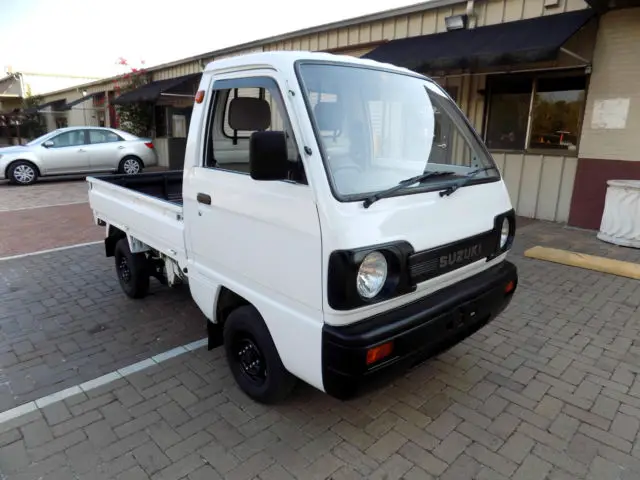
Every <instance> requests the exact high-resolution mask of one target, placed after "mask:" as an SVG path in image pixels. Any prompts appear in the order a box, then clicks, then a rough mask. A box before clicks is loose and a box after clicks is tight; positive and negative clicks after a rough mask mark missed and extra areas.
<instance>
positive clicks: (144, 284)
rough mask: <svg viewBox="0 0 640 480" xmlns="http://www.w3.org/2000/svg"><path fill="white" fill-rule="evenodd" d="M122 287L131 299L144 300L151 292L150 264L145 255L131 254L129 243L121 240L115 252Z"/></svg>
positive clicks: (124, 239)
mask: <svg viewBox="0 0 640 480" xmlns="http://www.w3.org/2000/svg"><path fill="white" fill-rule="evenodd" d="M114 257H115V260H116V272H117V274H118V281H119V282H120V287H121V288H122V290H123V291H124V293H125V294H127V296H128V297H130V298H143V297H145V296H146V295H147V292H148V291H149V262H148V260H147V257H146V255H145V254H144V253H131V250H130V249H129V242H128V241H127V239H126V238H121V239H120V240H118V243H116V248H115V252H114Z"/></svg>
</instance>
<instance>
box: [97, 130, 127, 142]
mask: <svg viewBox="0 0 640 480" xmlns="http://www.w3.org/2000/svg"><path fill="white" fill-rule="evenodd" d="M121 141H122V138H120V136H119V135H117V134H115V133H113V132H110V131H108V130H89V143H91V144H95V143H111V142H121Z"/></svg>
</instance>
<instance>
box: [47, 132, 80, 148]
mask: <svg viewBox="0 0 640 480" xmlns="http://www.w3.org/2000/svg"><path fill="white" fill-rule="evenodd" d="M84 132H85V131H84V130H72V131H70V132H65V133H61V134H60V135H57V136H55V137H53V138H52V139H51V141H52V142H53V147H54V148H61V147H74V146H76V145H84Z"/></svg>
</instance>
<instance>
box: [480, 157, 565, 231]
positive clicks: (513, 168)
mask: <svg viewBox="0 0 640 480" xmlns="http://www.w3.org/2000/svg"><path fill="white" fill-rule="evenodd" d="M493 158H494V159H495V161H496V163H497V165H498V168H500V171H501V172H502V175H503V176H504V179H505V183H506V184H507V190H508V191H509V195H510V196H511V202H512V203H513V206H514V208H515V209H516V213H517V214H518V215H521V216H523V217H529V218H539V219H541V220H551V221H556V222H566V221H567V220H568V218H569V205H570V203H571V194H572V192H573V181H574V179H575V173H576V163H577V159H576V158H575V157H559V156H543V155H529V154H520V153H513V154H511V153H494V154H493Z"/></svg>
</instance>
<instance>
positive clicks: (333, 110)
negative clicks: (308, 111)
mask: <svg viewBox="0 0 640 480" xmlns="http://www.w3.org/2000/svg"><path fill="white" fill-rule="evenodd" d="M313 113H314V115H315V117H316V122H318V128H319V129H320V130H329V131H335V130H340V129H341V128H342V104H341V103H338V102H319V103H317V104H316V106H315V107H314V108H313Z"/></svg>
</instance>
